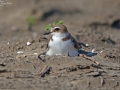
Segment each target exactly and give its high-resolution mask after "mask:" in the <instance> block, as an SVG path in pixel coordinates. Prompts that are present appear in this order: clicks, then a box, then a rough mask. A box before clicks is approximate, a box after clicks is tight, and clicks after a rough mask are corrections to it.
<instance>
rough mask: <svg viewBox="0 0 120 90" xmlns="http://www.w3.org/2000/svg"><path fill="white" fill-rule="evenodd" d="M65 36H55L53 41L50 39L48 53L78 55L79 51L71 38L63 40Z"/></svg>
mask: <svg viewBox="0 0 120 90" xmlns="http://www.w3.org/2000/svg"><path fill="white" fill-rule="evenodd" d="M62 38H63V37H56V36H53V37H52V39H53V41H51V40H50V42H49V47H50V48H49V51H48V52H47V55H68V53H69V55H70V56H77V55H78V51H76V50H75V48H74V46H73V43H72V41H71V39H70V40H67V41H62Z"/></svg>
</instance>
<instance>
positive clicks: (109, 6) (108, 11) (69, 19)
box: [0, 0, 120, 41]
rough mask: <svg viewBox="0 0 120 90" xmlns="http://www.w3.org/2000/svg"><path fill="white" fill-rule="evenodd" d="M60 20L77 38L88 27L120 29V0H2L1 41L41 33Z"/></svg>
mask: <svg viewBox="0 0 120 90" xmlns="http://www.w3.org/2000/svg"><path fill="white" fill-rule="evenodd" d="M5 3H7V4H5ZM58 20H64V24H65V25H66V26H67V27H68V29H69V31H70V32H72V34H73V35H74V36H75V35H76V38H77V32H78V31H79V30H84V29H85V28H92V29H96V27H104V26H107V27H110V28H113V29H115V30H119V29H120V0H0V41H4V40H9V39H10V40H17V39H20V38H25V37H36V36H42V34H43V33H44V32H45V31H44V28H45V26H46V25H47V24H49V23H53V22H56V21H58ZM107 32H109V33H111V31H107Z"/></svg>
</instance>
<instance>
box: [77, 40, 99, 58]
mask: <svg viewBox="0 0 120 90" xmlns="http://www.w3.org/2000/svg"><path fill="white" fill-rule="evenodd" d="M78 44H79V45H80V46H83V47H88V46H86V45H85V44H84V43H79V42H78ZM78 52H79V54H84V55H86V56H88V57H92V56H95V55H97V53H96V52H88V51H85V50H83V49H82V47H80V49H79V50H78Z"/></svg>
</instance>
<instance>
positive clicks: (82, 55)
mask: <svg viewBox="0 0 120 90" xmlns="http://www.w3.org/2000/svg"><path fill="white" fill-rule="evenodd" d="M80 56H81V57H84V58H86V59H88V60H90V61H93V62H94V63H96V64H98V65H99V64H100V62H98V61H96V60H94V59H93V58H92V57H88V56H86V55H84V54H80Z"/></svg>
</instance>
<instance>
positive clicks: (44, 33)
mask: <svg viewBox="0 0 120 90" xmlns="http://www.w3.org/2000/svg"><path fill="white" fill-rule="evenodd" d="M50 33H52V32H50V31H49V32H46V33H44V34H43V35H48V34H50Z"/></svg>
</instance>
